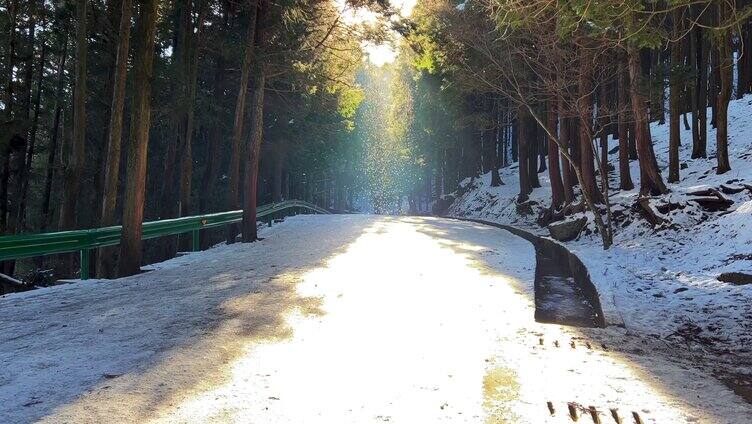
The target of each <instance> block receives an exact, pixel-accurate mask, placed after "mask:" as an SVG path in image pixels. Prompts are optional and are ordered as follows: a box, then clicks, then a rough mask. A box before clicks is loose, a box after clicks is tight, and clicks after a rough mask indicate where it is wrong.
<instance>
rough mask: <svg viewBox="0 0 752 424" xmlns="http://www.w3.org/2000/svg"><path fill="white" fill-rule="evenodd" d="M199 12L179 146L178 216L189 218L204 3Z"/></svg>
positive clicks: (184, 245) (186, 239) (185, 240)
mask: <svg viewBox="0 0 752 424" xmlns="http://www.w3.org/2000/svg"><path fill="white" fill-rule="evenodd" d="M202 5H203V6H202V7H201V10H199V12H198V28H197V29H196V32H195V34H194V32H193V29H192V28H191V35H190V37H189V39H190V40H191V41H190V49H191V50H190V57H189V58H188V60H187V63H188V64H189V66H187V81H186V86H187V87H186V90H187V96H186V100H185V111H184V116H183V117H182V120H183V122H184V123H183V127H182V130H181V131H182V140H183V143H182V145H181V146H180V147H181V148H180V155H181V156H180V159H181V160H180V216H190V214H191V187H192V182H193V146H192V145H193V132H194V122H195V119H194V118H195V111H196V85H197V83H198V58H199V40H201V39H202V38H203V34H204V20H205V18H206V3H202ZM180 240H181V242H180V245H181V249H182V250H183V251H186V250H189V249H190V246H191V237H190V235H188V234H186V235H183V236H181V237H180Z"/></svg>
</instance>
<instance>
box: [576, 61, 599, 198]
mask: <svg viewBox="0 0 752 424" xmlns="http://www.w3.org/2000/svg"><path fill="white" fill-rule="evenodd" d="M592 66H593V64H592V63H590V61H589V60H587V58H586V57H583V58H581V60H580V70H579V72H580V74H579V84H578V85H579V93H578V94H579V95H578V98H577V109H578V113H579V118H580V122H579V129H580V131H579V143H580V170H581V172H582V181H581V182H582V187H581V189H582V191H583V192H586V193H587V195H589V196H590V198H591V199H593V200H594V201H595V202H598V200H597V199H599V196H598V193H599V191H598V189H597V186H596V183H595V167H594V166H593V157H594V155H595V153H594V152H593V131H592V126H593V95H592V91H593V90H592V83H591V81H590V78H591V72H592V70H591V67H592Z"/></svg>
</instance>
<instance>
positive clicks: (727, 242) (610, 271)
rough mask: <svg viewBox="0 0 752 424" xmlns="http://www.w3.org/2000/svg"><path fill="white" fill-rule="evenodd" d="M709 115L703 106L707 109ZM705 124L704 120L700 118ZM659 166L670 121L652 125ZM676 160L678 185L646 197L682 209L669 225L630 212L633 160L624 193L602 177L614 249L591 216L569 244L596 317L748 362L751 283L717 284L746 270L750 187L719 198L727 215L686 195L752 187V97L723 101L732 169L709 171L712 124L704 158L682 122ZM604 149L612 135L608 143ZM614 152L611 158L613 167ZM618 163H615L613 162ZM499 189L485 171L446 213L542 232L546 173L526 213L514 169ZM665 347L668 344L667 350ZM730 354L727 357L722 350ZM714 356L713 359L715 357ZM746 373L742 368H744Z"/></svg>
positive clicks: (751, 358)
mask: <svg viewBox="0 0 752 424" xmlns="http://www.w3.org/2000/svg"><path fill="white" fill-rule="evenodd" d="M708 114H710V110H708ZM708 122H709V120H708ZM651 131H652V135H653V140H654V145H655V151H656V155H657V159H658V164H659V166H660V167H661V169H662V172H663V175H664V177H666V176H667V174H668V169H667V167H668V131H669V129H668V125H667V124H666V125H659V124H657V123H653V124H652V125H651ZM681 140H682V145H681V148H680V159H681V164H682V166H683V167H684V169H681V181H680V183H678V184H668V187H669V189H670V190H671V193H670V194H668V195H667V196H664V197H662V198H655V199H651V200H650V202H651V204H653V205H658V204H661V203H662V204H666V203H676V204H680V205H681V208H676V209H674V210H670V211H668V212H667V213H666V214H665V218H667V219H668V220H669V222H670V225H664V226H662V227H660V228H656V229H654V228H652V227H651V226H650V225H649V224H648V223H647V221H646V220H644V219H642V218H640V217H639V216H638V215H637V214H636V213H635V212H634V211H632V210H631V208H632V205H633V204H634V203H635V200H636V199H637V197H638V191H639V175H640V174H639V168H638V164H637V161H633V162H632V163H631V173H632V178H633V181H634V182H635V185H636V186H637V188H636V189H634V190H631V191H618V190H617V191H616V192H614V190H615V189H616V188H618V171H615V172H612V173H611V174H610V181H611V182H610V187H611V190H612V195H611V201H612V203H613V204H614V207H613V209H614V211H615V212H616V215H617V216H619V217H620V218H619V219H618V220H617V224H616V225H615V228H614V231H615V234H614V246H613V247H612V248H611V249H609V250H608V251H604V250H603V249H602V248H601V244H600V238H599V236H598V234H596V233H595V232H594V231H595V227H594V225H593V220H592V216H591V217H590V219H589V223H588V228H587V229H586V231H585V233H583V234H582V235H581V236H580V237H579V238H578V239H577V240H575V241H572V242H569V243H566V245H567V247H568V248H569V249H571V250H572V251H573V252H574V253H576V254H578V256H579V257H580V258H581V259H582V260H583V262H585V264H586V265H587V266H588V268H589V269H590V272H591V276H592V279H593V282H594V283H595V284H596V285H597V287H598V289H599V292H600V295H601V300H602V305H603V308H604V313H605V314H606V317H607V319H608V320H609V321H610V322H611V323H613V324H617V323H621V322H623V324H624V325H625V326H626V328H627V330H628V331H629V332H632V333H634V334H638V335H640V336H641V337H646V338H647V339H648V340H657V341H659V342H660V344H661V345H665V344H668V345H670V346H673V347H675V346H681V349H680V350H681V351H682V352H683V353H685V354H687V355H690V356H691V355H694V354H696V353H697V352H698V351H702V352H705V353H708V352H712V353H713V354H714V360H715V361H721V362H728V364H727V365H728V366H729V367H734V366H742V365H746V366H750V364H752V325H750V322H752V285H746V286H744V285H734V284H729V283H724V282H720V281H718V280H717V279H716V278H717V277H718V275H719V274H720V273H722V272H730V271H743V272H749V271H750V270H752V216H750V215H751V214H752V193H750V191H749V190H746V189H745V190H742V191H740V192H739V193H735V194H730V195H727V196H726V197H728V198H729V199H731V200H733V202H734V204H733V205H732V206H731V207H730V208H729V209H728V210H727V211H725V212H721V213H717V212H707V211H704V210H702V209H701V208H700V207H699V206H698V205H697V204H696V203H694V202H692V201H689V199H690V198H692V197H693V196H692V195H691V194H690V192H693V191H698V190H702V189H707V188H717V187H719V186H720V185H721V184H725V185H729V186H733V187H740V185H741V184H749V183H752V96H747V97H745V98H743V99H741V100H737V101H732V102H731V105H730V107H729V153H730V156H731V166H732V171H730V172H727V173H726V174H723V175H716V174H715V170H714V166H715V164H716V160H715V156H714V154H713V151H714V146H715V130H713V129H712V128H711V129H709V131H708V154H709V156H710V157H709V158H707V159H691V158H690V155H691V151H692V133H691V131H688V130H686V129H684V128H683V125H682V131H681ZM609 144H610V148H611V147H614V146H616V145H617V144H618V141H614V140H611V139H610V140H609ZM617 155H618V153H614V154H611V155H610V161H611V163H612V164H614V165H616V164H617V163H618V157H617ZM617 168H618V166H617ZM501 176H502V180H503V182H504V183H505V185H503V186H501V187H491V186H490V179H491V177H490V174H486V175H482V176H481V177H480V178H477V179H475V180H474V181H470V180H469V179H468V180H465V181H463V182H462V184H463V185H471V189H470V190H468V191H467V192H465V193H464V194H463V195H462V196H460V197H459V198H458V199H457V201H455V202H454V204H453V205H452V206H451V207H450V209H449V213H450V214H451V215H454V216H465V217H476V218H482V219H488V220H493V221H496V222H500V223H504V224H509V225H515V226H518V227H521V228H525V229H528V230H530V231H533V232H536V233H538V234H540V235H548V231H547V229H545V228H540V227H539V226H538V225H537V224H536V223H535V221H536V218H537V217H538V213H539V212H540V211H541V210H542V209H545V208H547V207H548V206H549V205H550V182H549V179H548V174H547V172H544V173H542V174H539V178H540V181H541V185H542V187H541V188H536V189H535V190H534V192H533V194H532V195H531V204H532V205H533V208H532V209H533V210H532V211H527V212H530V213H527V214H525V212H526V211H525V210H520V211H518V210H517V209H518V208H517V205H516V203H515V197H516V195H517V193H518V189H519V180H518V177H517V165H516V164H514V165H512V166H511V167H509V168H505V169H503V170H502V172H501ZM669 350H671V349H669ZM724 353H733V354H734V355H733V356H722V355H723V354H724ZM719 355H721V356H719ZM746 372H749V369H747V370H746Z"/></svg>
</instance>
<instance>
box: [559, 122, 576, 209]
mask: <svg viewBox="0 0 752 424" xmlns="http://www.w3.org/2000/svg"><path fill="white" fill-rule="evenodd" d="M562 109H563V108H562ZM559 122H560V124H559V125H560V127H559V139H560V140H561V145H562V148H564V149H565V150H569V146H570V144H571V142H572V141H571V138H570V137H569V135H570V133H571V130H570V128H569V123H570V119H569V118H566V117H560V118H559ZM561 179H562V185H563V186H564V202H565V203H567V204H569V203H572V202H573V201H574V190H572V187H574V185H575V182H576V180H577V177H576V176H575V175H574V171H573V170H572V165H571V164H570V163H569V162H568V161H566V160H565V161H562V172H561Z"/></svg>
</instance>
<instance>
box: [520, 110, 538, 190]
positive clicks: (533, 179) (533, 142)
mask: <svg viewBox="0 0 752 424" xmlns="http://www.w3.org/2000/svg"><path fill="white" fill-rule="evenodd" d="M527 131H528V138H527V140H526V142H527V149H528V156H527V158H528V165H527V166H528V168H527V169H528V174H530V177H529V178H530V186H531V187H532V188H538V187H540V186H541V185H540V180H538V147H539V146H538V145H539V144H540V137H538V124H537V123H536V122H535V121H534V120H533V119H530V120H529V125H528V129H527ZM520 157H522V156H520Z"/></svg>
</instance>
